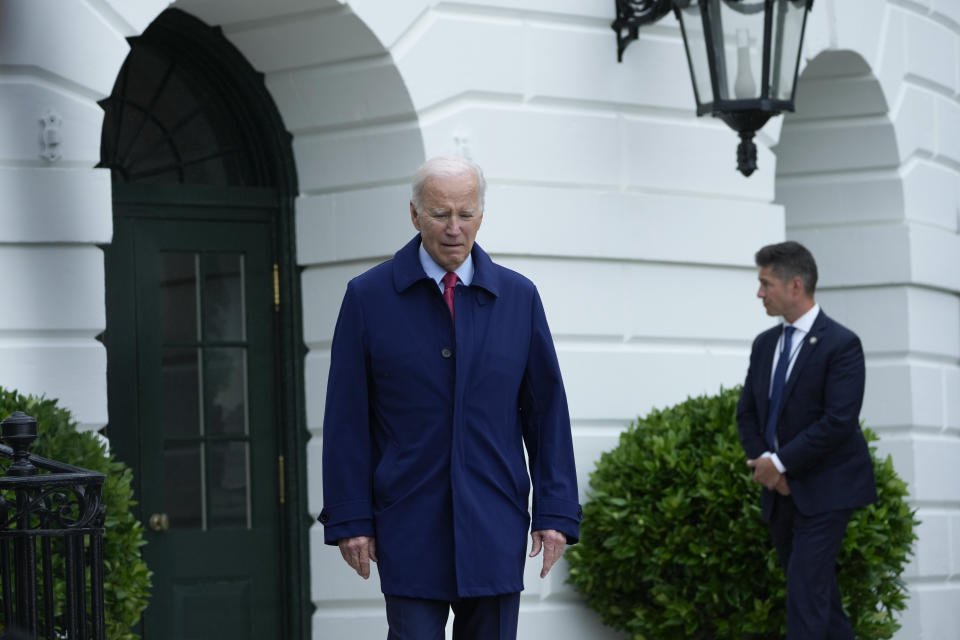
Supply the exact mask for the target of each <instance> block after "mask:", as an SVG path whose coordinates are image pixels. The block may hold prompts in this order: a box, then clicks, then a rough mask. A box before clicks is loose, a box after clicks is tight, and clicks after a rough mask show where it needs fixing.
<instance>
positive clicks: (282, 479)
mask: <svg viewBox="0 0 960 640" xmlns="http://www.w3.org/2000/svg"><path fill="white" fill-rule="evenodd" d="M284 467H285V465H284V462H283V456H278V457H277V480H278V486H279V493H280V495H279V498H280V504H286V503H287V481H286V475H287V474H286V469H285V468H284Z"/></svg>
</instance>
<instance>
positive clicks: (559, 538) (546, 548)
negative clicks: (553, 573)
mask: <svg viewBox="0 0 960 640" xmlns="http://www.w3.org/2000/svg"><path fill="white" fill-rule="evenodd" d="M530 537H531V538H533V544H532V546H531V549H530V557H531V558H533V557H535V556H536V555H537V554H538V553H540V549H541V548H542V549H543V569H542V570H541V571H540V577H541V578H546V577H547V574H548V573H550V569H551V568H552V567H553V564H554V563H555V562H556V561H557V560H559V559H560V556H562V555H563V549H564V547H566V546H567V536H565V535H563V534H562V533H560V532H559V531H555V530H553V529H542V530H540V531H533V532H532V533H531V534H530Z"/></svg>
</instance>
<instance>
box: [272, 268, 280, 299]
mask: <svg viewBox="0 0 960 640" xmlns="http://www.w3.org/2000/svg"><path fill="white" fill-rule="evenodd" d="M273 310H274V311H280V266H279V265H278V264H277V263H276V262H274V263H273Z"/></svg>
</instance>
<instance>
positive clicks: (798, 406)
mask: <svg viewBox="0 0 960 640" xmlns="http://www.w3.org/2000/svg"><path fill="white" fill-rule="evenodd" d="M756 263H757V267H758V268H759V279H760V288H759V290H758V291H757V296H758V297H759V298H760V299H761V300H763V306H764V307H765V308H766V311H767V315H770V316H782V317H783V320H784V323H783V324H780V325H778V326H776V327H774V328H772V329H769V330H767V331H765V332H763V333H761V334H760V335H759V336H757V338H756V340H754V342H753V349H752V351H751V353H750V368H749V370H748V371H747V379H746V382H744V385H743V392H742V393H741V395H740V401H739V403H738V405H737V427H738V430H739V434H740V443H741V445H742V446H743V450H744V451H745V452H746V454H747V458H748V460H747V464H748V465H750V467H752V468H753V470H754V473H753V479H754V481H755V482H759V483H761V484H763V486H764V489H763V491H762V493H763V495H762V509H763V518H764V520H765V521H766V522H768V523H769V526H770V532H771V537H772V538H773V544H774V547H775V548H776V550H777V554H778V555H779V557H780V563H781V564H782V566H783V569H784V571H786V575H787V640H825V639H830V640H852V639H853V638H854V634H853V629H852V627H851V625H850V621H849V620H848V619H847V617H846V615H845V614H844V612H843V607H842V605H841V600H840V592H839V590H838V588H837V579H836V559H837V554H838V553H839V551H840V546H841V544H842V542H843V536H844V533H845V532H846V528H847V523H848V522H849V520H850V515H851V513H852V512H853V510H854V509H856V508H858V507H862V506H864V505H867V504H869V503H871V502H873V501H874V500H876V487H875V485H874V479H873V463H872V460H871V457H870V453H869V450H868V448H867V443H866V441H865V440H864V437H863V434H862V433H861V431H860V424H859V415H860V407H861V405H862V403H863V388H864V361H863V348H862V347H861V345H860V339H859V338H858V337H857V336H856V334H854V333H853V332H852V331H850V330H849V329H847V328H846V327H844V326H842V325H840V324H839V323H837V322H835V321H834V320H832V319H830V318H829V317H828V316H827V315H826V314H825V313H823V311H822V310H821V309H820V305H818V304H817V303H816V302H815V301H814V297H813V296H814V291H815V289H816V285H817V265H816V262H815V261H814V259H813V256H812V255H811V254H810V252H809V251H808V250H807V249H806V248H805V247H804V246H803V245H801V244H799V243H796V242H782V243H779V244H773V245H768V246H766V247H763V248H762V249H760V250H759V251H758V252H757V254H756Z"/></svg>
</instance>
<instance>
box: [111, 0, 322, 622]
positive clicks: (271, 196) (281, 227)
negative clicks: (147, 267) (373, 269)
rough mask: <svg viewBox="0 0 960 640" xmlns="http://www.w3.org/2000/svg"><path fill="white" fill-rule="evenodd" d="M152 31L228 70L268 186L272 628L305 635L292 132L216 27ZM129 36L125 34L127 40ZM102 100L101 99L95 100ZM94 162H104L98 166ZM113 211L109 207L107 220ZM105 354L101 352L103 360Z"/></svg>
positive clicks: (182, 25)
mask: <svg viewBox="0 0 960 640" xmlns="http://www.w3.org/2000/svg"><path fill="white" fill-rule="evenodd" d="M152 28H153V29H155V30H161V31H162V32H163V37H164V38H165V39H168V40H169V41H170V42H171V43H173V44H175V45H176V46H182V47H185V48H189V49H190V50H192V51H193V52H195V53H196V58H197V61H199V62H200V64H201V65H205V66H207V67H208V68H210V69H213V70H215V71H213V72H212V73H214V74H222V73H223V72H224V71H227V72H228V73H229V77H226V78H224V81H223V82H222V84H221V86H219V87H218V88H217V90H218V91H223V92H225V93H224V95H223V96H222V99H223V101H224V102H227V103H229V104H231V105H236V109H237V111H236V112H235V113H234V116H235V118H236V119H237V120H238V121H239V122H242V123H243V124H244V127H243V128H244V130H245V134H246V133H249V134H250V135H251V136H252V138H253V141H252V146H254V147H256V149H257V151H258V153H257V154H256V156H257V158H256V159H255V161H256V164H257V166H256V170H255V173H256V174H257V180H258V182H260V183H261V184H264V185H269V188H257V189H256V193H253V192H251V194H250V195H251V196H252V197H253V198H254V200H255V201H256V202H253V203H251V204H255V203H257V202H259V203H261V204H264V203H270V204H272V206H273V207H274V208H275V210H276V211H277V215H276V217H275V219H274V221H273V228H274V238H273V244H274V248H275V256H276V266H275V273H274V279H275V285H276V290H277V294H278V296H277V323H276V326H277V343H278V344H279V345H280V349H279V353H278V355H277V357H276V370H277V372H278V384H277V389H276V398H277V407H278V415H277V416H276V420H277V424H278V425H280V433H279V434H278V447H279V451H280V454H281V460H282V463H281V464H280V465H279V469H280V474H281V477H280V485H281V487H282V492H283V499H282V500H281V504H280V511H281V522H280V523H278V526H279V527H280V540H281V544H282V545H283V548H282V549H281V550H280V554H279V556H280V558H282V562H283V566H282V567H281V574H282V581H283V588H284V594H283V596H284V597H283V598H282V601H283V602H284V603H285V611H284V615H283V618H284V628H283V629H278V630H277V631H278V633H281V634H282V636H281V637H285V638H309V637H310V634H311V632H310V618H311V615H312V612H313V607H312V603H311V598H310V582H309V578H310V576H309V566H310V563H309V539H308V533H309V528H310V526H311V524H312V518H311V517H310V515H309V512H308V511H307V500H306V493H307V492H306V486H307V474H306V442H307V440H308V438H309V434H308V432H307V430H306V426H305V425H306V419H305V408H304V407H305V399H304V382H303V362H304V357H305V353H306V347H305V345H304V343H303V329H302V311H301V297H300V287H299V282H300V273H299V271H300V270H299V267H298V266H297V264H296V254H295V249H294V248H295V246H296V244H295V240H296V238H295V229H294V199H295V198H296V196H297V195H298V181H297V173H296V164H295V161H294V157H293V151H292V144H291V143H292V136H291V135H290V134H289V132H287V130H286V127H285V126H284V123H283V120H282V118H281V117H280V114H279V112H278V110H277V107H276V105H275V104H274V102H273V99H272V98H271V96H270V94H269V92H268V91H267V89H266V87H265V85H264V82H263V74H261V73H259V72H256V71H255V70H254V69H253V68H252V67H251V66H250V64H249V62H247V60H246V59H245V58H244V56H243V55H242V54H241V53H240V52H239V51H238V50H237V49H236V48H235V47H234V46H233V45H232V44H230V43H229V42H228V40H227V39H226V38H225V37H224V36H223V33H222V31H221V30H220V28H219V27H209V26H207V25H205V24H203V23H202V22H200V21H199V20H197V19H196V18H194V17H192V16H190V15H188V14H186V13H184V12H183V11H180V10H178V9H169V10H167V11H165V12H164V13H163V14H161V15H160V16H159V17H158V18H157V19H156V21H155V22H154V24H153V25H152ZM138 37H142V36H138ZM135 40H136V38H131V41H135ZM107 100H109V99H107ZM107 100H104V101H102V102H101V105H104V104H105V103H106V102H107ZM106 126H107V125H106V123H105V128H106ZM100 166H108V165H107V164H103V163H102V164H101V165H100ZM171 188H176V187H175V186H174V185H171V184H170V183H160V184H149V185H136V186H131V185H127V184H122V183H118V182H117V181H116V180H115V181H114V187H113V194H114V202H115V203H119V202H124V201H129V200H130V199H135V200H137V201H139V202H143V201H151V200H156V201H162V200H163V199H164V197H165V193H169V191H170V189H171ZM190 191H191V197H192V198H193V199H194V200H196V199H197V198H199V199H200V200H203V199H204V198H205V197H206V196H205V189H204V188H203V187H196V186H191V187H190ZM213 193H214V191H213V190H211V192H210V195H211V197H210V198H209V200H208V201H206V202H205V204H209V205H211V206H213V205H218V204H232V203H229V202H220V201H218V200H217V198H216V196H213ZM117 215H119V214H118V211H117V208H116V207H115V210H114V217H115V218H116V216H117ZM110 359H111V356H110V354H109V350H108V361H109V360H110ZM111 395H112V394H111ZM114 401H115V398H111V400H110V405H113V404H114ZM111 413H112V412H111ZM108 432H109V429H108ZM118 453H121V454H122V452H118ZM121 457H122V455H121Z"/></svg>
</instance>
